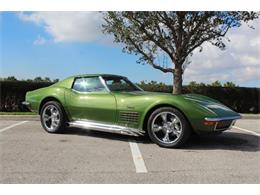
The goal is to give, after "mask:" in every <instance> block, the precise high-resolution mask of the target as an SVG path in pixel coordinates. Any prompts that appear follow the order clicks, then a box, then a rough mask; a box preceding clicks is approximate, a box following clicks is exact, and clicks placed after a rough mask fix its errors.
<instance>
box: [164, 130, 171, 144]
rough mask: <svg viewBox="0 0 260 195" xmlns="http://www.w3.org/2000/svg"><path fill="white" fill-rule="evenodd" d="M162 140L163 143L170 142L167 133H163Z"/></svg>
mask: <svg viewBox="0 0 260 195" xmlns="http://www.w3.org/2000/svg"><path fill="white" fill-rule="evenodd" d="M162 140H163V141H164V142H170V138H169V132H168V131H166V132H165V135H164V137H163V138H162Z"/></svg>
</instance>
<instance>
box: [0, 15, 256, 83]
mask: <svg viewBox="0 0 260 195" xmlns="http://www.w3.org/2000/svg"><path fill="white" fill-rule="evenodd" d="M102 23H103V19H102V14H101V13H99V12H0V73H1V74H0V77H7V76H15V77H17V78H18V79H28V78H31V79H32V78H35V77H36V76H41V77H50V78H51V79H55V78H59V79H64V78H66V77H68V76H71V75H77V74H83V73H84V74H85V73H111V74H119V75H124V76H127V77H128V78H129V79H130V80H132V81H134V82H139V81H142V80H145V81H151V80H154V81H157V82H163V83H166V84H171V83H172V75H171V74H169V73H163V72H161V71H159V70H155V69H153V68H152V67H151V66H149V65H147V64H146V65H141V64H138V63H137V62H136V61H137V60H138V56H135V55H130V54H126V53H123V52H122V45H120V44H116V43H113V38H112V37H111V36H109V35H105V34H103V33H102V31H101V25H102ZM252 25H253V26H254V28H255V29H254V30H253V29H251V28H248V26H247V25H246V24H243V25H242V26H241V27H240V28H236V29H232V30H230V31H229V32H228V34H227V37H228V38H229V39H230V42H228V43H227V48H226V49H225V50H224V51H221V50H219V49H218V48H216V47H214V46H212V45H210V44H208V43H205V44H203V51H202V52H198V51H195V52H194V55H193V56H192V57H191V58H190V59H189V60H190V61H191V63H190V64H189V65H188V66H187V68H186V69H185V72H184V84H187V83H189V82H190V81H196V82H204V83H211V82H213V81H216V80H220V81H221V82H222V83H224V82H227V81H232V82H234V83H235V84H237V85H239V86H244V87H260V19H258V20H255V21H254V22H253V23H252Z"/></svg>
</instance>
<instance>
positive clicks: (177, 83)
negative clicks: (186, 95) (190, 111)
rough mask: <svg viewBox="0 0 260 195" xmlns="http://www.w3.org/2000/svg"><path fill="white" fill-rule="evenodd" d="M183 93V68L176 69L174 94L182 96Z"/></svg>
mask: <svg viewBox="0 0 260 195" xmlns="http://www.w3.org/2000/svg"><path fill="white" fill-rule="evenodd" d="M181 91H182V68H175V71H174V74H173V91H172V93H173V94H181Z"/></svg>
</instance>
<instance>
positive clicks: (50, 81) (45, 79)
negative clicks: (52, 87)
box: [0, 76, 59, 83]
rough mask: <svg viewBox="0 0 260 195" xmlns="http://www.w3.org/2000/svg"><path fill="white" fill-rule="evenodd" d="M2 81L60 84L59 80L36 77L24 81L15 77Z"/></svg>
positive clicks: (0, 79)
mask: <svg viewBox="0 0 260 195" xmlns="http://www.w3.org/2000/svg"><path fill="white" fill-rule="evenodd" d="M0 81H26V82H48V83H57V82H59V79H57V78H56V79H53V80H51V79H50V78H49V77H45V78H42V77H40V76H38V77H35V78H34V79H22V80H18V79H16V78H15V77H14V76H8V77H6V78H0Z"/></svg>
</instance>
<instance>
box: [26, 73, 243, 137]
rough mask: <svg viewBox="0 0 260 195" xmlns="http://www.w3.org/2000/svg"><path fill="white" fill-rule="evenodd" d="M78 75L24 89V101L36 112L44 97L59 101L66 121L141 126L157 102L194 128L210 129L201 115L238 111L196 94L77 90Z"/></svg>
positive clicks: (223, 114)
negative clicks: (133, 117)
mask: <svg viewBox="0 0 260 195" xmlns="http://www.w3.org/2000/svg"><path fill="white" fill-rule="evenodd" d="M93 76H94V77H95V76H97V77H98V76H101V77H102V76H103V75H100V74H95V75H79V76H73V77H69V78H67V79H65V80H63V81H60V82H58V83H56V84H54V85H51V86H49V87H45V88H41V89H37V90H34V91H30V92H27V93H26V102H29V103H30V108H31V109H32V110H33V111H36V112H38V113H39V111H40V108H41V105H42V103H43V102H44V101H45V100H47V99H53V100H56V101H59V102H60V103H61V104H62V106H63V108H64V110H65V111H66V113H67V116H68V119H69V120H70V121H75V120H78V119H87V120H90V121H97V122H103V123H108V124H117V125H122V126H128V127H132V128H136V129H143V128H144V126H145V125H146V122H147V121H146V119H147V116H148V115H149V114H150V112H151V111H152V110H153V109H154V108H157V107H160V106H171V107H175V108H176V109H178V110H180V111H181V112H182V113H183V114H184V115H185V117H186V118H187V120H188V121H189V122H190V124H191V126H192V128H193V130H194V131H196V132H198V133H200V132H210V131H214V128H215V127H214V126H208V125H205V124H204V121H205V118H216V117H237V118H239V117H240V115H239V114H238V113H236V112H234V111H233V110H231V109H229V108H228V107H226V106H224V105H223V104H221V103H220V102H218V101H217V100H214V99H211V98H209V97H205V96H202V95H197V94H185V95H173V94H167V93H155V92H146V91H134V92H110V91H102V92H77V91H74V90H73V89H72V85H73V81H74V79H75V78H78V77H93ZM120 112H135V113H138V116H139V117H138V119H137V122H135V123H133V122H124V121H122V120H120V119H119V113H120Z"/></svg>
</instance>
